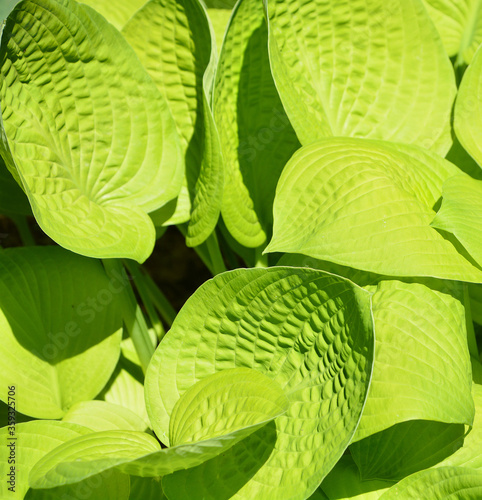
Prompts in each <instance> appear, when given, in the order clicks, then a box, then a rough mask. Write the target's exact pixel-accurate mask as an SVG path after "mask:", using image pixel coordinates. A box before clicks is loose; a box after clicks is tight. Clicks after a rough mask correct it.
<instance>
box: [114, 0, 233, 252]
mask: <svg viewBox="0 0 482 500" xmlns="http://www.w3.org/2000/svg"><path fill="white" fill-rule="evenodd" d="M122 33H123V35H124V37H125V38H126V39H127V41H128V42H129V43H130V44H131V45H132V47H133V48H134V49H135V51H136V53H137V55H138V56H139V59H140V60H141V62H142V63H143V65H144V67H145V68H146V70H147V71H148V73H149V74H150V75H151V77H152V79H153V80H154V82H155V83H156V85H157V87H158V88H159V90H160V92H161V93H162V94H163V96H164V98H165V99H166V101H167V103H168V105H169V108H170V110H171V112H172V114H173V116H174V119H175V121H176V124H177V127H178V131H179V135H180V138H181V145H182V151H183V154H184V181H183V188H182V190H181V193H180V195H179V197H178V199H177V201H176V202H175V203H171V204H170V205H169V206H167V207H165V208H164V209H161V210H160V211H158V212H157V213H154V214H153V219H154V221H155V223H156V225H157V224H159V225H161V224H162V225H166V224H177V223H180V222H185V221H189V225H188V234H187V240H186V241H187V243H188V245H190V246H196V245H200V244H201V243H202V242H203V241H205V240H206V239H207V237H208V236H209V235H210V234H211V232H212V231H213V230H214V227H215V225H216V223H217V220H218V217H219V212H220V209H221V200H222V190H223V178H224V176H223V161H222V155H221V148H220V144H219V136H218V131H217V128H216V125H215V123H214V119H213V115H212V111H211V106H210V104H211V86H212V78H213V74H214V70H215V64H216V61H215V57H216V53H215V50H214V47H215V42H214V39H213V37H214V34H213V33H212V31H211V29H210V25H209V21H208V18H207V14H206V11H205V9H204V7H203V6H202V5H201V4H200V2H199V1H198V0H180V1H174V0H150V1H149V2H147V3H146V4H145V5H144V6H143V7H142V8H141V9H140V10H139V11H137V12H136V13H135V15H134V16H133V17H132V18H131V19H130V20H129V22H128V23H127V24H126V25H125V26H124V28H123V30H122Z"/></svg>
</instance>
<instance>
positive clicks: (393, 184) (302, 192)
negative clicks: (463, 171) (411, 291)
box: [266, 138, 482, 283]
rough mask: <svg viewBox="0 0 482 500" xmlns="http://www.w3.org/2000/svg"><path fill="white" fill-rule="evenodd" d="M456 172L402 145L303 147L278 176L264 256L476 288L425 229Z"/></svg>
mask: <svg viewBox="0 0 482 500" xmlns="http://www.w3.org/2000/svg"><path fill="white" fill-rule="evenodd" d="M458 172H459V170H458V169H457V168H456V167H455V165H452V164H451V163H449V162H447V161H445V160H443V159H442V158H439V157H437V156H436V155H434V154H431V153H429V152H424V151H423V150H421V149H419V148H415V147H413V146H408V145H406V146H404V145H391V144H390V143H385V142H381V141H369V140H366V139H350V138H334V139H325V140H320V141H318V142H316V143H314V144H312V145H310V146H305V147H303V148H302V149H300V150H299V151H297V152H296V153H295V155H294V156H293V157H292V159H291V160H290V161H289V162H288V164H287V165H286V167H285V169H284V170H283V173H282V175H281V177H280V180H279V183H278V186H277V189H276V198H275V202H274V219H275V222H274V232H273V239H272V240H271V242H270V244H269V246H268V248H267V249H266V251H267V252H291V253H302V254H305V255H309V256H311V257H314V258H317V259H324V260H329V261H332V262H335V263H337V264H342V265H345V266H350V267H353V268H357V269H362V270H365V271H371V272H375V273H379V274H385V275H390V276H433V277H438V278H448V279H453V280H466V281H471V282H479V283H480V282H481V281H482V271H481V270H480V269H478V268H476V267H474V266H473V265H472V264H471V263H470V262H469V261H468V260H467V259H466V258H464V256H463V255H461V254H460V253H459V252H458V251H457V249H456V247H455V246H454V244H453V243H452V242H451V241H449V240H448V239H445V238H444V237H443V236H442V235H441V234H440V233H439V232H438V231H436V230H435V229H434V228H432V227H431V226H430V223H431V222H432V220H433V218H434V216H435V212H434V211H433V206H434V205H435V203H436V202H437V200H438V199H439V198H440V196H441V193H442V185H443V182H444V181H445V180H446V179H447V178H448V177H451V176H453V175H455V174H457V173H458ZM300 227H303V231H300V230H299V228H300Z"/></svg>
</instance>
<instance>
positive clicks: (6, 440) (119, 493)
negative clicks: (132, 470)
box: [0, 421, 129, 500]
mask: <svg viewBox="0 0 482 500" xmlns="http://www.w3.org/2000/svg"><path fill="white" fill-rule="evenodd" d="M90 432H91V431H90V430H89V429H87V428H84V427H82V426H80V425H76V424H72V423H67V422H54V421H32V422H27V423H22V424H18V425H17V426H16V430H15V434H14V437H15V440H12V439H10V438H11V437H12V436H11V435H9V432H8V427H4V428H3V429H1V430H0V437H1V441H2V444H3V446H2V447H1V449H0V470H1V472H2V476H3V477H4V478H5V479H4V480H3V481H2V483H1V484H0V495H1V497H2V498H9V497H10V498H15V499H22V498H24V496H25V498H26V499H28V500H54V499H58V498H78V496H79V495H86V497H87V495H88V498H90V499H92V500H103V499H105V500H114V499H118V500H126V499H127V498H128V496H129V478H128V477H127V476H126V475H125V474H122V473H120V472H114V473H113V474H112V473H111V474H109V475H103V474H99V475H96V476H94V477H92V478H91V481H90V482H89V481H86V482H84V483H80V484H77V485H76V487H75V489H72V488H71V487H69V486H63V487H60V488H56V489H54V490H46V491H43V492H39V491H34V490H29V491H28V492H27V490H28V489H29V483H28V476H29V472H30V470H31V469H32V467H33V466H34V465H35V463H36V462H37V461H38V460H39V459H41V458H42V457H43V456H45V455H46V454H47V453H49V452H50V451H51V450H53V449H54V448H56V447H57V446H59V445H61V444H62V443H64V442H67V441H70V440H71V439H75V438H77V437H79V436H82V435H86V434H88V433H90ZM10 443H14V445H15V448H14V449H13V450H14V459H15V465H14V467H15V468H16V473H15V479H14V481H13V483H14V487H15V493H13V492H12V491H8V489H7V488H8V487H9V486H10V484H9V483H7V479H8V478H7V471H9V470H10V465H11V464H9V463H8V458H9V457H10V448H9V447H8V446H7V444H10Z"/></svg>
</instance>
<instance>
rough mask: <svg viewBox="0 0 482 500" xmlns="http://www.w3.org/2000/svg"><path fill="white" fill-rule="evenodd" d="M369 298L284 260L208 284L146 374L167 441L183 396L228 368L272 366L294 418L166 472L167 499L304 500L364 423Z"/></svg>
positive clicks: (153, 411)
mask: <svg viewBox="0 0 482 500" xmlns="http://www.w3.org/2000/svg"><path fill="white" fill-rule="evenodd" d="M369 297H370V294H369V293H367V292H365V291H363V290H362V289H360V288H358V287H357V286H355V285H353V284H352V283H351V282H349V281H347V280H344V279H342V278H339V277H337V276H334V275H330V274H327V273H323V272H319V271H314V270H304V269H295V268H283V267H280V268H270V269H250V270H237V271H232V272H229V273H224V274H221V275H218V276H216V277H215V278H214V280H212V281H210V282H208V283H206V284H205V285H204V286H203V287H201V288H200V289H199V290H198V291H197V292H196V294H195V295H194V296H193V297H192V298H191V299H190V300H189V301H188V302H187V304H186V305H185V306H184V308H183V310H182V311H181V313H180V314H179V315H178V317H177V318H176V321H175V322H174V324H173V327H172V329H171V330H170V332H169V333H168V334H167V335H166V337H165V338H164V340H163V342H162V343H161V345H160V347H159V348H158V350H157V351H156V353H155V355H154V357H153V359H152V361H151V364H150V366H149V369H148V372H147V374H146V400H147V408H148V412H149V414H150V418H151V421H152V423H153V425H154V428H155V431H156V433H157V435H158V436H159V437H160V439H161V440H163V441H165V442H166V441H167V440H168V426H169V418H170V415H172V412H173V408H174V407H175V405H176V402H177V401H178V400H179V398H180V397H182V395H183V394H185V393H186V391H188V390H189V388H190V387H192V386H193V385H194V384H196V383H197V382H198V381H200V380H201V381H202V380H203V379H205V378H206V377H208V376H210V375H212V374H213V373H217V372H221V373H222V371H223V370H226V369H230V368H234V367H249V368H252V369H255V370H257V371H259V372H261V373H264V374H265V375H267V376H268V377H270V378H272V379H273V380H275V381H277V382H278V383H279V384H280V385H281V387H282V388H283V390H284V391H285V393H286V394H287V396H288V399H289V403H290V404H289V409H288V412H287V414H286V415H284V416H281V417H278V418H277V419H276V420H275V422H274V424H273V425H271V424H269V425H267V426H265V427H263V428H262V429H261V430H259V431H258V432H256V433H254V434H252V435H251V436H250V437H248V438H246V439H244V440H243V441H241V442H240V443H238V444H237V445H235V446H234V447H232V448H231V449H230V450H229V451H227V452H226V453H224V454H223V456H222V457H217V458H215V459H213V460H210V461H209V462H206V463H205V464H203V465H202V466H200V467H197V468H193V469H189V470H187V471H179V472H176V473H175V474H172V475H170V476H168V477H165V478H164V480H163V487H164V490H165V492H166V495H167V496H168V497H169V498H172V499H177V498H205V499H213V498H216V499H217V500H221V499H224V498H240V499H241V498H249V499H251V498H278V499H283V498H290V499H298V498H299V499H302V498H303V499H304V498H306V497H307V496H309V495H310V494H311V493H313V491H314V490H315V489H316V487H317V486H318V484H319V483H320V482H321V480H322V479H323V477H324V476H325V475H326V474H327V473H328V472H329V470H330V469H331V468H332V467H333V465H334V464H335V463H336V461H337V460H338V459H339V458H340V456H341V454H342V453H343V450H344V449H345V448H346V446H347V445H348V443H349V441H350V439H351V437H352V435H353V433H354V431H355V428H356V425H357V422H358V419H359V418H360V414H361V410H362V407H363V404H364V400H365V397H366V391H367V387H368V382H369V377H370V371H371V363H372V357H371V356H372V352H373V336H372V325H371V321H372V320H371V315H370V299H369ZM299 468H303V471H304V473H303V475H302V476H301V477H300V474H299ZM220 474H222V477H220V476H219V475H220ZM215 478H216V479H215ZM208 485H209V486H208Z"/></svg>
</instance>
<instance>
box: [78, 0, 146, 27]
mask: <svg viewBox="0 0 482 500" xmlns="http://www.w3.org/2000/svg"><path fill="white" fill-rule="evenodd" d="M79 1H80V2H81V3H85V4H86V5H89V6H90V7H92V8H93V9H95V10H96V11H97V12H99V14H102V15H103V16H104V17H105V18H106V19H107V21H109V22H110V23H112V24H113V25H114V26H115V27H116V28H117V29H118V30H121V29H122V28H123V27H124V26H125V25H126V23H127V21H129V19H130V18H131V17H132V16H133V15H134V14H135V13H136V11H137V10H138V9H140V8H141V7H142V6H143V5H144V4H145V3H146V0H116V1H115V2H113V1H112V0H79Z"/></svg>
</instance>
